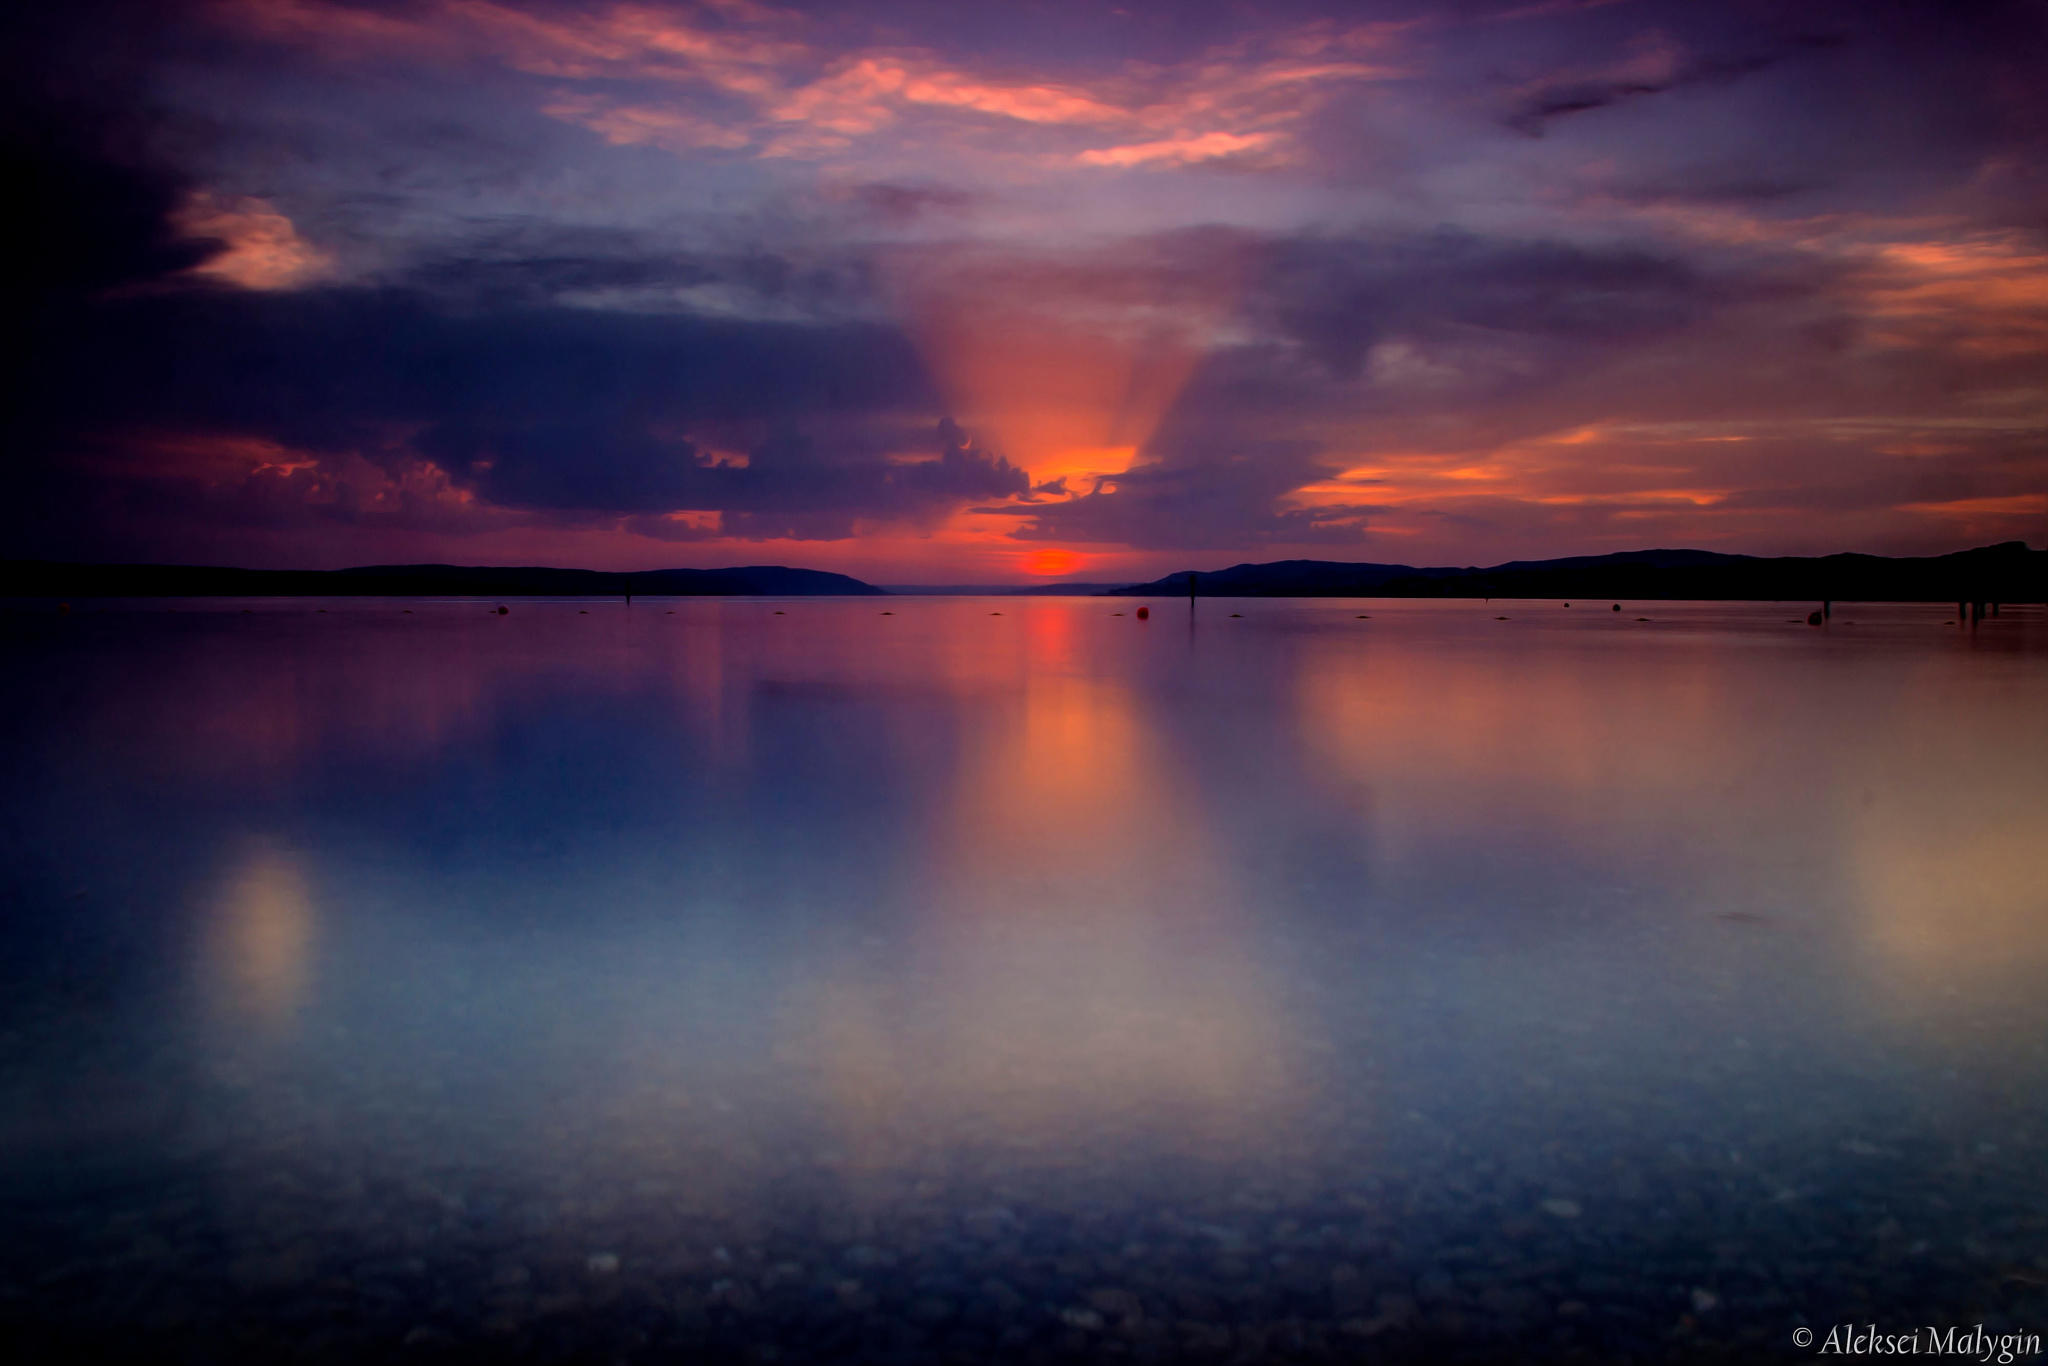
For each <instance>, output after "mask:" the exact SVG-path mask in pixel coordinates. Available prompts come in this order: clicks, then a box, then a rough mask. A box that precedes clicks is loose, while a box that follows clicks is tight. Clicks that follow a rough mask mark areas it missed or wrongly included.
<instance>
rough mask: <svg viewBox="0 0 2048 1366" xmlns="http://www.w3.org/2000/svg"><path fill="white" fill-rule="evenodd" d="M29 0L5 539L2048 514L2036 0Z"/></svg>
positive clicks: (1009, 535)
mask: <svg viewBox="0 0 2048 1366" xmlns="http://www.w3.org/2000/svg"><path fill="white" fill-rule="evenodd" d="M14 8H16V9H19V10H22V11H33V12H28V13H21V14H17V15H14V16H12V17H9V18H7V19H5V20H4V21H0V23H4V25H5V26H6V29H5V32H4V33H0V39H4V41H5V52H6V55H5V57H4V58H0V62H4V69H0V78H4V81H5V90H4V92H0V153H4V156H5V159H6V163H7V181H8V182H9V183H10V184H11V185H12V186H13V187H14V190H15V194H14V195H11V196H10V198H11V199H12V201H13V208H12V209H10V210H8V211H7V213H6V215H5V216H4V217H5V219H6V220H7V221H6V222H5V224H4V226H0V232H4V236H5V251H4V253H0V261H4V265H0V279H4V286H0V287H4V290H5V292H6V296H7V298H6V306H7V310H8V316H9V317H10V318H11V319H12V320H14V323H15V326H14V327H13V328H12V329H11V331H12V332H13V334H14V337H15V342H16V347H15V348H14V350H15V354H14V356H13V357H12V358H11V359H10V360H9V361H8V363H7V365H6V367H5V379H4V380H0V387H4V390H5V395H6V396H5V400H4V402H5V407H4V409H0V412H4V424H5V426H4V439H5V447H4V449H5V453H6V466H5V472H4V474H0V479H4V481H5V484H4V493H0V555H5V556H9V557H40V558H53V559H66V560H116V561H163V562H175V563H195V564H202V563H203V564H240V565H250V566H258V567H279V568H299V567H304V568H331V567H340V566H344V565H350V564H365V563H390V562H427V561H432V562H453V563H463V564H557V565H576V566H585V567H592V568H606V569H641V568H658V567H668V566H683V565H688V566H715V565H735V564H764V563H782V564H795V565H804V566H809V567H813V568H819V569H830V570H837V571H840V572H844V573H850V574H855V575H858V576H860V577H862V578H866V579H869V580H872V581H875V582H881V583H949V584H966V583H1016V582H1028V581H1031V580H1033V579H1039V580H1045V579H1055V578H1075V579H1094V580H1120V579H1122V580H1128V579H1137V578H1150V577H1153V576H1155V575H1159V574H1164V573H1167V572H1170V571H1173V570H1176V569H1183V568H1221V567H1223V566H1225V565H1229V564H1233V563H1238V562H1242V561H1247V560H1252V561H1256V560H1276V559H1286V558H1297V557H1305V558H1316V559H1332V560H1370V561H1380V562H1395V563H1407V564H1492V563H1497V562H1500V561H1505V560H1509V559H1517V558H1536V557H1544V556H1555V555H1573V554H1591V553H1600V552H1603V551H1610V550H1629V549H1642V548H1649V547H1665V546H1693V547H1701V548H1707V549H1715V550H1726V551H1740V552H1747V553H1758V554H1826V553H1832V552H1836V551H1842V550H1860V551H1870V552H1877V553H1888V554H1926V553H1942V552H1946V551H1950V550H1956V549H1961V548H1964V547H1967V546H1972V545H1980V544H1986V543H1990V542H1995V541H2002V540H2011V539H2023V540H2030V541H2032V542H2033V543H2034V544H2035V545H2037V546H2038V545H2041V544H2042V543H2043V542H2048V440H2044V437H2048V81H2044V80H2043V79H2042V76H2041V73H2042V72H2044V71H2048V5H2043V4H2041V3H2038V2H2037V0H2026V2H2024V3H2010V4H1976V3H1968V2H1967V0H1942V3H1932V4H1902V3H1876V2H1873V0H1856V2H1855V3H1813V4H1786V3H1783V0H1772V2H1771V3H1751V0H1718V2H1717V3H1712V4H1675V3H1671V2H1670V0H1467V2H1465V3H1441V4H1422V3H1415V2H1414V0H1410V2H1409V3H1384V4H1382V3H1345V4H1326V3H1312V2H1311V0H1258V3H1249V2H1246V0H1232V2H1231V3H1204V2H1203V0H1180V2H1177V3H1162V4H1141V3H1137V2H1136V0H1128V2H1127V3H1124V4H1121V5H1112V4H1101V3H1052V2H1051V0H1018V3H1012V4H1003V5H998V4H986V5H963V4H959V3H954V2H952V0H947V2H943V3H942V2H941V0H871V2H869V3H855V2H854V0H822V2H821V3H814V4H807V5H770V4H757V3H753V0H707V2H706V3H694V4H669V3H627V4H616V5H614V4H588V3H575V4H570V3H553V2H550V0H376V2H374V3H371V2H368V0H351V2H349V3H343V2H342V0H213V2H212V3H201V4H176V3H163V2H162V0H155V2H153V3H105V2H104V0H75V2H73V3H66V4H64V5H61V6H19V7H14Z"/></svg>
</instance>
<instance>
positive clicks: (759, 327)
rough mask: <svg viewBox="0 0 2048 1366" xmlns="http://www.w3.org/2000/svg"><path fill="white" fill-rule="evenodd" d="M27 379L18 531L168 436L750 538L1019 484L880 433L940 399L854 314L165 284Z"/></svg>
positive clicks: (999, 464) (982, 465)
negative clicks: (751, 313)
mask: <svg viewBox="0 0 2048 1366" xmlns="http://www.w3.org/2000/svg"><path fill="white" fill-rule="evenodd" d="M26 375H27V379H28V393H27V395H25V398H26V399H27V401H26V402H25V403H24V405H23V410H22V412H21V414H20V416H21V417H22V418H24V419H25V420H24V421H21V422H19V423H18V424H17V427H16V430H17V432H25V433H30V434H32V438H33V439H32V443H31V444H30V446H29V447H28V448H27V449H19V448H18V449H17V459H18V460H19V461H20V462H21V463H22V464H25V465H27V466H30V467H34V468H35V469H36V470H37V471H38V472H39V474H40V476H41V478H40V481H36V482H40V483H41V485H42V487H41V492H42V493H43V494H44V495H45V496H44V497H43V498H40V499H30V500H27V501H26V502H15V503H12V504H11V506H13V508H14V509H15V512H14V513H13V514H12V515H10V516H9V517H8V519H7V520H8V523H9V525H8V526H7V528H6V530H7V532H8V533H9V535H10V538H11V539H15V540H17V542H19V543H36V544H44V545H47V544H49V543H50V542H51V541H52V539H53V532H54V531H55V530H56V526H55V524H53V523H52V522H51V521H50V520H49V516H48V508H47V506H38V504H47V503H49V502H53V501H54V502H56V503H58V504H59V505H62V506H67V507H71V508H75V509H80V510H81V513H82V515H85V516H89V515H90V509H91V508H92V506H94V505H95V502H96V500H97V498H98V495H99V494H101V493H104V492H106V490H105V489H104V487H103V484H104V480H102V479H100V478H98V477H95V476H94V475H92V474H89V473H85V472H83V471H85V470H86V468H87V467H88V466H89V465H90V464H91V461H90V460H89V459H87V458H86V456H87V453H89V452H91V451H93V450H95V449H103V448H106V447H107V446H108V445H109V444H112V445H119V444H120V443H121V442H122V441H123V440H124V439H125V440H128V441H130V442H131V443H132V442H134V441H137V440H144V439H146V438H148V437H149V436H150V435H151V434H157V433H165V432H185V433H200V434H210V435H220V436H228V437H235V438H257V439H264V440H268V441H272V442H275V443H278V444H279V445H280V446H282V447H285V448H288V449H289V450H290V451H294V452H302V453H310V454H312V455H314V456H315V457H318V458H320V459H322V460H341V459H343V458H345V457H352V458H360V459H364V460H368V461H370V462H371V463H373V464H378V465H381V466H383V467H385V468H386V469H387V470H388V471H391V472H394V474H395V473H396V472H398V471H400V470H402V468H403V467H405V466H406V465H407V464H408V462H412V461H416V460H417V459H418V458H419V457H425V458H427V459H429V460H431V461H432V462H434V464H435V465H437V466H438V467H439V468H440V469H441V470H443V471H445V472H446V475H447V476H448V478H449V480H450V481H452V483H453V485H454V486H455V487H456V488H458V489H468V490H470V491H471V492H473V493H474V494H475V495H476V496H477V497H478V498H479V499H481V500H482V501H483V502H484V503H485V504H488V505H490V506H494V507H498V508H506V509H520V510H527V511H533V512H539V513H544V514H562V515H564V516H570V515H575V514H583V515H588V514H620V515H630V514H659V513H664V512H669V511H676V510H699V511H714V512H724V513H727V514H729V516H728V520H727V526H728V528H729V529H730V530H734V531H735V532H736V533H737V534H741V535H748V534H757V533H758V534H781V533H782V532H790V531H794V532H796V533H797V534H805V535H812V536H843V535H847V534H850V532H851V530H852V529H853V525H854V523H855V522H856V520H858V519H863V518H872V519H881V520H902V519H910V520H915V519H918V518H923V517H929V516H931V515H935V514H938V513H941V512H943V511H945V510H948V509H950V508H951V507H953V506H956V505H957V504H959V503H960V502H963V501H968V500H973V499H982V498H993V497H1003V496H1007V495H1009V494H1011V493H1020V492H1023V491H1024V489H1025V486H1026V481H1025V478H1024V476H1023V474H1022V473H1021V472H1019V471H1017V470H1016V469H1014V468H1013V467H1011V466H1010V465H1009V464H1008V463H1007V462H1006V461H1003V460H1002V459H1001V458H1000V457H997V456H993V455H990V454H989V453H987V452H985V451H981V450H979V449H977V448H975V447H974V446H973V445H972V444H971V443H969V442H968V441H967V440H966V439H965V438H964V436H961V435H960V434H958V433H947V434H944V435H942V436H939V437H927V438H924V439H922V440H919V441H915V442H913V443H912V445H911V447H909V448H906V447H904V446H903V445H902V444H901V443H900V442H898V443H897V444H894V445H891V446H889V447H887V448H885V447H884V445H883V444H882V442H881V438H880V436H878V431H880V430H882V429H886V430H887V431H888V432H890V433H897V432H900V430H901V427H902V423H901V419H900V417H899V416H898V415H899V414H902V413H906V412H915V411H918V410H923V411H925V412H927V413H929V412H931V411H934V410H936V409H937V408H938V407H939V406H940V405H939V400H938V399H937V398H936V397H935V396H934V394H933V393H932V391H931V388H930V385H929V382H928V380H927V378H926V376H925V373H924V370H923V368H922V366H921V364H920V362H919V361H918V359H917V357H916V355H915V354H914V353H913V352H912V350H911V348H910V347H909V345H908V343H907V342H906V341H905V340H904V338H903V337H902V336H901V334H900V333H897V332H895V331H893V330H892V329H888V328H884V327H876V326H869V325H860V324H842V325H806V324H784V323H768V322H760V321H746V320H734V319H710V318H704V317H701V316H695V315H690V314H683V313H669V314H628V313H618V312H603V311H597V310H582V309H574V308H565V307H544V306H536V307H530V308H510V307H507V308H492V309H468V310H465V309H460V308H455V307H451V306H449V305H448V304H447V303H446V302H445V301H442V300H439V299H435V298H432V297H429V296H426V295H423V294H420V293H419V292H417V291H403V290H360V289H328V290H313V291H298V292H292V293H274V294H264V293H254V292H244V291H234V290H226V289H212V288H200V287H190V286H179V287H177V288H173V289H165V290H160V291H158V292H155V293H150V294H144V295H128V296H124V297H118V298H111V299H101V300H100V301H99V302H97V303H95V304H92V305H90V306H82V307H80V308H79V309H77V310H75V312H74V313H73V315H72V316H71V317H69V318H68V319H67V320H66V323H65V325H64V327H62V328H61V329H53V330H52V332H51V334H50V335H48V336H46V337H45V338H44V339H43V341H42V344H41V345H40V346H39V347H38V349H37V352H36V354H35V355H34V357H33V358H32V360H31V362H30V364H29V367H28V370H27V372H26ZM778 434H779V435H778ZM713 445H716V446H717V447H718V449H719V451H720V452H721V453H720V454H712V453H711V449H710V448H711V447H712V446H713ZM734 457H744V460H743V461H742V460H739V459H735V458H734ZM252 511H253V509H252ZM349 512H350V509H349V508H348V507H347V506H346V505H336V506H335V507H334V508H332V509H331V513H332V515H334V516H337V517H343V518H345V517H346V516H348V515H349ZM61 520H62V519H59V521H60V522H61ZM771 528H772V529H773V531H772V533H771Z"/></svg>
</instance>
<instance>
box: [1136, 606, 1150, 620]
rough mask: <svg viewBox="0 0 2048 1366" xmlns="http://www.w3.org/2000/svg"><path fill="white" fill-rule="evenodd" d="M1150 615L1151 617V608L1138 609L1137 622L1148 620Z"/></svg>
mask: <svg viewBox="0 0 2048 1366" xmlns="http://www.w3.org/2000/svg"><path fill="white" fill-rule="evenodd" d="M1151 615H1152V609H1151V608H1149V607H1140V608H1139V609H1138V620H1139V621H1144V620H1146V619H1148V618H1149V617H1150V616H1151Z"/></svg>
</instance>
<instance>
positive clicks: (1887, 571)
mask: <svg viewBox="0 0 2048 1366" xmlns="http://www.w3.org/2000/svg"><path fill="white" fill-rule="evenodd" d="M1188 573H1189V571H1187V570H1182V571H1180V572H1179V573H1175V574H1168V575H1167V576H1166V577H1165V578H1163V579H1155V580H1153V581H1152V582H1151V583H1141V584H1133V585H1131V586H1129V587H1125V588H1113V589H1111V590H1110V593H1111V594H1113V595H1117V596H1123V597H1185V596H1186V595H1187V591H1188ZM1195 591H1196V593H1197V594H1198V595H1200V596H1202V597H1216V598H1277V597H1301V598H1351V597H1360V598H1365V597H1380V598H1560V599H1570V598H1587V599H1592V598H1635V599H1643V598H1667V599H1668V598H1695V599H1702V598H1703V599H1712V598H1721V599H1749V600H1795V599H1796V600H1800V601H1805V600H1808V599H1812V600H1814V601H1821V600H1824V599H1834V600H1837V601H1842V602H1966V601H1967V602H2041V601H2044V600H2048V551H2042V550H2029V549H2027V546H2026V543H2025V542H2024V541H2007V542H2005V543H2004V544H2002V545H1989V546H1983V547H1980V548H1979V549H1976V550H1964V551H1959V552H1957V553H1956V554H1953V555H1935V556H1928V557H1925V558H1920V559H1891V558H1887V557H1885V556H1882V555H1827V556H1822V557H1819V558H1800V557H1792V556H1787V557H1783V558H1778V559H1766V558H1762V557H1759V556H1755V555H1723V554H1719V553H1717V552H1715V551H1711V550H1631V551H1624V552H1622V553H1620V554H1615V555H1575V556H1572V557H1571V558H1569V559H1561V560H1513V561H1510V562H1509V563H1507V564H1497V565H1494V566H1493V567H1491V568H1487V569H1480V568H1471V567H1467V568H1437V569H1418V568H1416V567H1415V566H1413V565H1406V564H1344V563H1340V562H1337V561H1333V560H1276V561H1274V562H1272V563H1270V564H1240V565H1233V566H1231V567H1230V568H1229V569H1219V570H1216V571H1214V572H1208V571H1203V572H1201V573H1199V575H1198V577H1197V579H1196V585H1195Z"/></svg>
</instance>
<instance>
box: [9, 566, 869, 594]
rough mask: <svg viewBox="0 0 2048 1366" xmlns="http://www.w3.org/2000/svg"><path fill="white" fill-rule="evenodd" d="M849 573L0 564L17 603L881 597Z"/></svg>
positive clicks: (762, 568)
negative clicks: (210, 599)
mask: <svg viewBox="0 0 2048 1366" xmlns="http://www.w3.org/2000/svg"><path fill="white" fill-rule="evenodd" d="M883 591H885V590H883V589H880V588H877V587H875V586H874V585H873V584H871V583H863V582H861V581H860V580H859V579H855V578H849V577H848V576H847V575H845V574H828V573H825V572H824V571H822V570H817V569H789V568H786V567H784V566H782V565H779V564H768V565H752V566H749V567H747V568H744V569H648V570H642V571H639V572H637V573H630V574H612V573H605V572H603V571H601V570H595V569H549V568H545V567H541V566H529V567H519V568H511V567H507V568H499V567H494V566H487V565H486V566H474V565H453V564H377V565H366V566H364V567H362V568H360V569H222V568H214V567H209V566H200V565H172V564H62V563H58V562H56V561H51V560H7V561H0V595H4V596H8V597H78V598H91V597H123V598H171V597H175V598H188V597H478V598H516V597H618V596H622V595H624V594H627V593H637V594H644V595H645V596H647V597H714V596H716V597H727V596H730V597H822V596H828V595H854V594H879V593H882V592H883Z"/></svg>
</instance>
